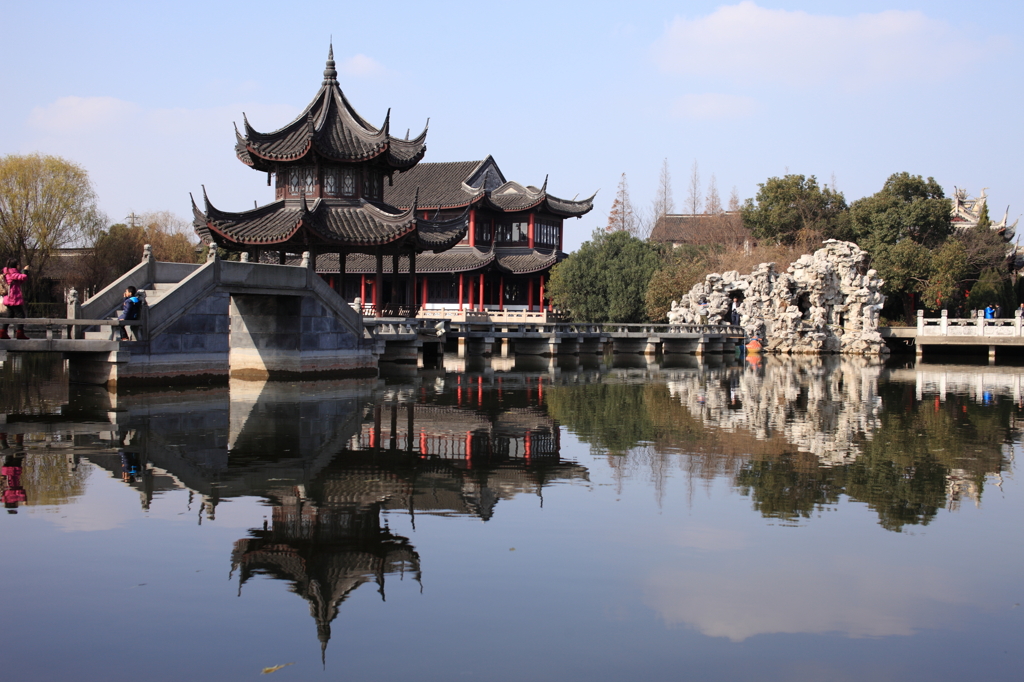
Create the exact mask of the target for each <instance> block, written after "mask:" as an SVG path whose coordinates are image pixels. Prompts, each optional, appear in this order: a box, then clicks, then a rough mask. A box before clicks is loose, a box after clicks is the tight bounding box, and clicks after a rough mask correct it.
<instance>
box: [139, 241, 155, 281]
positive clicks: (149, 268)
mask: <svg viewBox="0 0 1024 682" xmlns="http://www.w3.org/2000/svg"><path fill="white" fill-rule="evenodd" d="M142 262H143V263H145V264H146V282H147V284H155V283H156V259H155V258H153V246H152V245H150V244H144V245H143V246H142ZM141 288H143V289H144V288H145V287H141Z"/></svg>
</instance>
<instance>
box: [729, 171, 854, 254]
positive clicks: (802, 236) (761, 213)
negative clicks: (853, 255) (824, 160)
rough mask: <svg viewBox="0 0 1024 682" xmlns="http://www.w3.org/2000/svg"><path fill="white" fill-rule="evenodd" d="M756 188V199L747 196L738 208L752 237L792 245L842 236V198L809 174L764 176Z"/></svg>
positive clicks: (844, 202)
mask: <svg viewBox="0 0 1024 682" xmlns="http://www.w3.org/2000/svg"><path fill="white" fill-rule="evenodd" d="M758 187H759V188H760V189H759V190H758V192H757V199H756V201H755V200H754V199H747V201H746V203H745V204H744V205H743V208H742V209H741V211H740V215H741V216H742V217H743V224H744V225H745V226H746V227H747V228H748V229H749V230H750V231H751V233H752V234H753V235H754V237H755V238H757V239H767V240H771V241H775V242H779V243H781V244H794V243H797V242H802V241H807V242H809V241H818V240H821V239H832V238H843V237H844V236H845V235H846V216H845V214H846V199H845V198H843V194H842V192H837V191H836V190H835V189H832V188H830V187H828V186H822V187H819V186H818V180H817V178H815V177H814V176H813V175H812V176H810V177H804V176H803V175H786V176H784V177H781V178H768V181H767V182H764V183H761V184H759V185H758Z"/></svg>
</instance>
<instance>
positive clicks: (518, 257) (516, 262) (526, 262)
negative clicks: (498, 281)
mask: <svg viewBox="0 0 1024 682" xmlns="http://www.w3.org/2000/svg"><path fill="white" fill-rule="evenodd" d="M557 262H558V252H557V251H551V252H542V251H537V250H527V251H523V252H520V253H514V252H513V253H499V254H498V266H499V267H500V268H501V269H503V270H507V271H508V272H511V273H515V274H517V275H525V274H528V273H531V272H540V271H541V270H544V269H546V268H550V267H551V266H552V265H554V264H555V263H557Z"/></svg>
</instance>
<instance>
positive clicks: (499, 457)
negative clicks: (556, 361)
mask: <svg viewBox="0 0 1024 682" xmlns="http://www.w3.org/2000/svg"><path fill="white" fill-rule="evenodd" d="M58 367H59V365H58ZM55 371H57V372H58V374H59V370H55ZM545 380H548V381H550V378H549V377H546V376H544V375H541V374H536V375H529V374H517V375H514V376H509V377H497V378H495V377H488V378H487V380H486V385H485V380H484V377H483V376H482V375H481V376H476V377H469V376H466V375H452V374H449V375H446V374H444V373H443V372H442V373H438V374H436V375H435V376H433V377H428V378H426V379H425V380H422V381H419V382H418V384H417V385H403V386H396V387H391V386H387V385H386V384H384V383H383V382H380V381H378V380H375V379H373V380H371V379H356V380H344V381H333V382H306V383H298V384H288V383H283V382H270V383H263V382H246V381H232V382H231V384H230V385H229V386H228V387H219V388H209V389H207V388H198V387H196V388H189V389H175V390H168V391H158V392H154V391H147V392H138V391H137V392H127V393H126V392H122V393H121V394H120V395H117V394H114V393H108V392H106V391H97V390H92V389H88V388H87V389H78V388H73V389H71V393H72V394H73V395H69V394H68V389H67V385H66V384H64V388H63V391H61V390H60V389H56V393H55V395H54V396H52V397H50V398H49V399H48V401H47V402H48V403H50V404H52V405H53V407H54V411H55V412H58V411H63V412H72V413H73V419H75V420H77V421H75V422H74V423H69V421H67V420H64V419H60V421H58V420H57V419H56V417H57V415H53V416H52V417H50V418H49V419H46V418H36V419H32V418H28V417H27V416H25V415H21V416H14V415H12V416H11V418H10V419H9V420H8V425H7V428H8V431H9V432H10V433H19V432H29V433H36V434H39V433H40V432H41V431H48V432H49V433H50V434H51V437H56V438H55V439H54V440H56V441H57V442H61V437H66V436H67V435H68V434H69V432H70V433H74V434H75V436H74V442H75V449H74V452H75V453H76V454H73V455H69V457H68V465H69V466H72V467H73V466H76V464H77V461H78V458H79V457H81V456H82V455H83V454H84V455H85V456H87V457H88V459H89V460H90V461H91V462H92V463H94V464H96V465H97V466H100V467H102V468H104V469H107V470H108V471H110V472H111V474H112V475H114V476H115V477H122V478H123V480H124V482H125V483H126V484H127V485H130V486H132V487H134V488H135V489H136V490H138V491H139V494H140V498H141V504H142V506H143V508H149V507H150V506H151V505H152V504H154V501H155V498H157V497H159V495H160V494H161V493H162V492H165V491H171V490H175V489H182V488H184V489H187V490H188V491H189V493H190V500H191V499H192V496H193V495H196V496H198V498H199V500H198V501H199V504H198V508H197V514H198V518H197V522H198V523H203V522H204V521H206V522H210V521H214V520H215V519H216V512H217V508H218V506H219V505H220V504H221V503H222V502H223V501H224V500H226V499H230V498H233V497H241V496H260V497H263V498H265V499H266V500H267V501H268V502H269V504H270V506H271V507H272V510H271V512H270V515H269V516H270V518H269V520H264V522H263V525H262V527H256V528H253V529H251V530H250V531H249V534H248V537H246V538H243V539H239V540H237V541H236V542H235V544H234V548H233V550H232V552H231V560H232V574H233V576H235V577H236V578H237V580H238V586H239V587H238V589H239V591H240V592H241V590H242V586H243V585H244V584H245V583H246V582H247V581H248V580H249V579H250V578H251V577H252V576H254V575H265V576H268V577H271V578H274V579H280V580H286V581H288V583H289V585H290V590H291V591H292V592H294V593H296V594H298V595H299V596H301V597H302V598H303V599H305V600H306V601H307V602H308V604H309V609H310V615H311V616H312V617H313V618H314V620H315V621H316V629H317V636H318V638H319V640H320V643H321V648H322V651H324V652H325V651H326V647H327V643H328V641H329V639H330V634H331V629H330V626H331V622H332V621H333V620H334V619H335V617H336V616H337V613H338V608H339V606H340V605H341V604H342V602H344V601H345V599H346V598H347V597H348V596H349V595H350V594H351V593H352V592H353V591H354V590H355V589H357V588H358V587H359V586H360V585H363V584H364V583H368V582H370V583H374V584H375V585H376V586H377V590H378V592H379V593H380V595H381V597H382V598H383V597H384V596H385V581H386V577H388V576H398V577H399V578H403V577H404V576H406V575H409V576H411V577H412V578H413V579H415V580H417V581H418V580H419V579H420V557H419V554H418V553H417V551H416V549H415V547H414V546H413V545H412V544H411V542H410V541H409V539H408V538H405V537H402V536H400V535H396V534H394V533H393V532H391V531H390V530H389V529H388V528H387V527H386V525H385V524H384V523H383V521H382V519H383V518H384V515H385V513H391V514H406V515H408V516H409V517H410V519H411V522H412V524H413V527H415V519H416V516H417V515H439V516H474V517H477V518H480V519H482V520H484V521H487V520H489V519H490V518H492V517H493V516H494V514H495V513H496V510H497V507H498V505H499V503H500V502H501V501H502V500H509V499H512V498H514V497H516V496H519V495H523V494H527V495H534V496H536V497H537V499H538V504H543V489H544V488H545V487H546V486H547V485H549V484H551V483H553V482H556V481H572V480H577V481H585V480H587V478H588V472H587V469H586V468H585V467H583V466H580V465H579V464H577V463H575V462H571V461H563V460H562V459H561V457H560V454H559V447H560V446H559V435H558V434H559V429H558V425H557V423H555V422H554V421H553V420H552V419H551V418H550V417H549V416H548V415H547V414H546V412H545V411H544V409H543V401H544V386H543V383H544V381H545ZM54 386H56V384H54ZM69 403H73V404H74V405H75V407H74V408H73V409H68V408H69ZM12 407H13V406H12ZM19 411H20V410H19ZM51 442H53V440H51ZM126 457H127V458H130V459H131V462H132V463H133V464H132V473H131V474H130V475H129V474H127V473H125V472H126V469H125V462H126Z"/></svg>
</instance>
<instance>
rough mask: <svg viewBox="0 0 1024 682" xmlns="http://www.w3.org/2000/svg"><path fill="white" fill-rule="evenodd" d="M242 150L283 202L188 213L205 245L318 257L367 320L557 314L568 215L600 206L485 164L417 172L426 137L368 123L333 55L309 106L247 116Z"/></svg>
mask: <svg viewBox="0 0 1024 682" xmlns="http://www.w3.org/2000/svg"><path fill="white" fill-rule="evenodd" d="M244 127H245V131H244V135H243V134H242V133H240V132H238V131H237V130H236V138H237V143H236V145H235V152H236V154H237V156H238V158H239V159H240V160H241V161H242V162H243V163H245V164H246V165H248V166H250V167H252V168H254V169H256V170H259V171H262V172H265V173H267V183H268V185H270V184H273V185H274V187H275V192H276V197H275V199H276V200H275V201H274V202H272V203H270V204H266V205H264V206H260V207H257V208H254V209H252V210H249V211H243V212H240V213H231V212H227V211H222V210H220V209H218V208H216V207H214V206H213V204H212V203H211V202H210V200H209V198H208V197H207V196H206V193H205V190H204V195H203V198H204V201H205V210H200V209H199V208H198V207H197V206H195V204H194V203H193V214H194V216H195V227H196V230H197V232H198V233H199V234H200V236H201V237H202V238H203V239H204V240H206V241H207V242H212V243H214V244H216V245H217V246H218V247H221V248H223V249H226V250H228V251H234V252H243V253H245V254H247V258H249V259H251V260H259V261H262V262H278V263H286V262H291V261H292V260H294V259H295V258H296V257H297V256H298V254H300V253H303V252H310V253H311V255H312V257H313V258H314V259H315V262H316V270H317V272H318V273H319V274H320V275H321V276H322V277H323V278H324V279H325V280H326V281H327V282H328V283H329V284H330V285H331V286H332V287H333V288H335V289H336V290H337V291H338V292H339V293H341V294H342V295H343V296H344V297H345V298H346V299H348V300H349V301H353V300H355V299H356V298H359V299H360V300H361V301H362V302H363V305H364V309H365V310H366V311H367V312H370V311H373V313H374V314H376V315H378V316H379V315H381V314H383V313H399V312H400V313H403V314H408V315H415V314H418V313H429V314H433V315H440V316H448V315H451V316H455V315H457V314H459V313H462V312H465V311H470V310H473V311H504V310H528V311H541V310H545V309H548V310H550V303H549V302H548V301H547V299H546V296H545V295H544V287H545V281H546V277H547V274H548V272H549V271H550V269H551V267H552V266H554V265H555V264H556V263H557V262H558V261H560V260H561V259H563V258H564V257H565V254H564V253H563V252H562V229H563V222H564V220H565V219H566V218H579V217H581V216H583V215H584V214H586V213H587V212H589V211H590V210H591V209H592V208H593V197H590V198H588V199H585V200H582V201H575V200H565V199H560V198H558V197H555V196H552V195H550V194H548V192H547V181H546V180H545V182H544V185H543V186H542V187H540V188H537V187H534V186H524V185H521V184H519V183H516V182H510V181H508V180H506V179H505V176H504V175H503V174H502V172H501V169H499V168H498V165H497V164H496V163H495V161H494V159H492V158H491V157H490V156H488V157H487V158H485V159H484V160H483V161H468V162H459V163H420V160H421V159H422V158H423V156H424V154H425V152H426V135H427V131H426V129H424V131H423V132H422V133H421V134H420V135H419V136H418V137H416V138H413V139H409V136H408V134H406V137H405V138H404V139H400V138H396V137H393V136H392V135H391V134H390V132H389V130H390V111H389V112H388V116H387V117H386V118H385V120H384V124H383V126H382V127H381V128H379V129H378V128H375V127H374V126H372V125H371V124H370V123H368V122H367V121H366V120H365V119H363V118H362V117H361V116H360V115H359V114H358V113H357V112H356V111H355V109H354V108H353V107H352V105H351V104H350V103H349V102H348V100H347V99H346V97H345V95H344V93H343V92H342V91H341V88H340V86H339V85H338V80H337V70H336V68H335V63H334V53H333V48H332V49H331V52H330V54H329V57H328V60H327V68H326V69H325V70H324V79H323V83H322V84H321V87H320V89H319V91H318V92H317V94H316V96H315V97H314V98H313V101H312V102H311V103H310V104H309V105H308V106H307V107H306V108H305V110H304V111H303V112H302V113H301V114H300V115H299V116H298V117H297V118H296V119H295V120H294V121H292V122H291V123H289V124H288V125H286V126H285V127H283V128H281V129H280V130H277V131H274V132H271V133H261V132H258V131H256V130H255V129H254V128H252V126H251V125H249V121H248V119H244Z"/></svg>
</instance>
